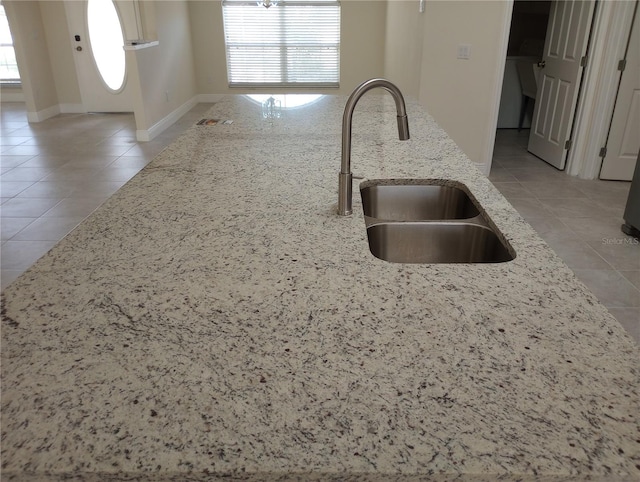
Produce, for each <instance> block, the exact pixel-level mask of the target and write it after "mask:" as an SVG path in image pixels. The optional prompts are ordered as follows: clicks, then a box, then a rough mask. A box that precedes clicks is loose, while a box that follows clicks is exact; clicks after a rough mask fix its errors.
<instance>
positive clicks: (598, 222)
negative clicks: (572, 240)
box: [559, 216, 632, 245]
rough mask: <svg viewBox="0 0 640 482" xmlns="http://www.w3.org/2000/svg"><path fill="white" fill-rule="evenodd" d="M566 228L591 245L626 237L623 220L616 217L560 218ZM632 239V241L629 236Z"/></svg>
mask: <svg viewBox="0 0 640 482" xmlns="http://www.w3.org/2000/svg"><path fill="white" fill-rule="evenodd" d="M559 219H560V220H561V221H562V222H563V223H564V224H565V225H566V226H568V227H569V228H571V230H572V231H573V232H574V233H576V236H577V237H578V238H580V239H583V240H585V241H586V242H588V243H589V244H591V245H594V244H601V243H603V242H605V241H604V240H606V239H615V238H621V237H625V236H626V235H625V234H624V233H623V232H622V231H620V226H621V225H622V218H619V219H617V218H614V217H609V216H605V217H587V218H573V217H569V218H565V217H560V218H559ZM629 238H630V239H632V238H631V237H630V236H629Z"/></svg>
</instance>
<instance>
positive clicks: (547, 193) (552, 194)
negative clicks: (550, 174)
mask: <svg viewBox="0 0 640 482" xmlns="http://www.w3.org/2000/svg"><path fill="white" fill-rule="evenodd" d="M521 185H522V186H523V188H525V189H526V190H527V191H529V192H531V193H532V194H533V195H534V196H535V197H537V198H538V199H562V198H580V199H585V198H586V197H587V196H586V194H584V193H583V192H582V191H581V190H580V189H578V188H577V187H575V185H574V184H573V183H571V182H526V181H525V182H522V183H521Z"/></svg>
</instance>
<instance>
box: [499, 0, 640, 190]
mask: <svg viewBox="0 0 640 482" xmlns="http://www.w3.org/2000/svg"><path fill="white" fill-rule="evenodd" d="M636 1H638V0H620V1H615V2H609V1H603V0H596V5H595V12H594V19H593V25H592V30H591V38H590V40H589V46H588V48H587V55H588V60H587V66H586V69H585V71H584V73H583V75H584V77H583V80H582V86H581V94H580V96H579V98H578V106H577V109H576V114H575V117H574V121H573V122H574V124H573V129H572V131H571V132H572V134H571V140H572V141H573V145H572V147H571V149H569V153H568V155H567V162H566V165H565V172H566V173H567V174H569V175H572V176H577V177H580V178H582V179H597V178H598V174H599V173H600V167H601V165H602V158H601V157H600V156H599V153H600V148H601V147H603V146H604V142H605V140H606V136H607V133H608V131H609V122H610V121H611V116H612V114H613V107H614V101H615V95H616V91H617V85H618V84H617V82H618V80H619V78H620V72H619V71H618V69H617V64H618V61H619V60H620V59H622V58H623V55H624V50H625V48H626V42H627V39H628V38H629V33H630V31H631V20H632V18H633V9H634V7H635V2H636ZM509 3H510V8H509V10H510V12H512V11H513V0H509ZM503 21H504V24H503V32H506V35H503V46H502V48H501V49H499V51H498V53H497V55H501V56H502V57H505V55H506V54H504V55H503V52H506V51H507V44H508V43H509V30H510V28H511V15H506V16H505V18H504V19H503ZM499 60H500V61H499V62H497V72H496V75H495V78H496V79H497V84H498V85H497V87H496V89H494V95H495V98H494V100H495V105H496V109H495V115H494V116H492V118H493V125H494V129H493V139H491V142H490V143H489V146H490V152H489V153H488V156H487V159H488V165H487V167H488V169H487V173H488V170H490V169H491V163H492V157H493V156H492V155H493V148H494V144H495V142H494V140H495V132H496V130H497V128H498V115H497V114H498V108H499V105H500V92H501V91H500V87H501V84H502V78H503V76H504V66H505V62H506V58H501V59H499Z"/></svg>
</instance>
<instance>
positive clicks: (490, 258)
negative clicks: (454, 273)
mask: <svg viewBox="0 0 640 482" xmlns="http://www.w3.org/2000/svg"><path fill="white" fill-rule="evenodd" d="M367 237H368V238H369V248H370V250H371V253H372V254H373V255H374V256H375V257H376V258H380V259H383V260H385V261H390V262H392V263H502V262H505V261H511V260H512V259H514V257H515V256H513V255H512V254H511V253H510V252H509V250H508V249H507V247H506V246H505V245H504V244H503V243H502V242H501V241H500V239H499V238H498V236H497V235H496V234H495V233H494V232H493V231H492V230H491V229H489V228H487V227H485V226H482V225H479V224H474V223H465V222H429V223H414V222H401V223H379V224H373V225H371V226H369V227H368V228H367Z"/></svg>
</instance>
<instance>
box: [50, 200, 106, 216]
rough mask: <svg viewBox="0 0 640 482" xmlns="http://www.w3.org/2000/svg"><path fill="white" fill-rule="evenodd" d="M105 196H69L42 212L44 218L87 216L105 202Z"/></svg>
mask: <svg viewBox="0 0 640 482" xmlns="http://www.w3.org/2000/svg"><path fill="white" fill-rule="evenodd" d="M104 201H105V199H103V198H100V197H98V198H95V197H93V198H91V197H78V198H67V199H63V200H62V201H60V202H59V203H58V204H56V206H55V207H52V208H51V209H49V210H48V211H47V212H45V213H44V214H42V217H44V218H68V217H87V216H89V214H91V213H92V212H93V211H95V210H96V209H97V208H98V207H99V206H100V205H102V204H103V203H104Z"/></svg>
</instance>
